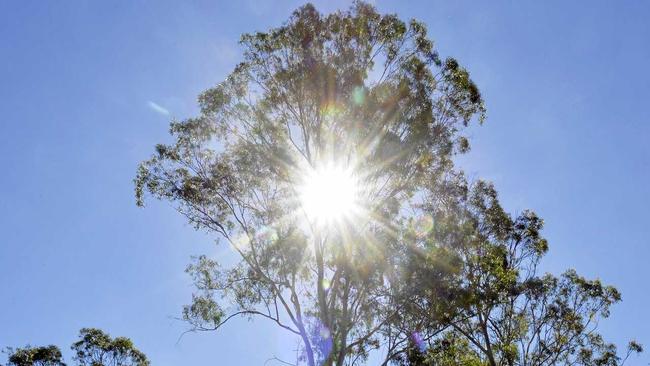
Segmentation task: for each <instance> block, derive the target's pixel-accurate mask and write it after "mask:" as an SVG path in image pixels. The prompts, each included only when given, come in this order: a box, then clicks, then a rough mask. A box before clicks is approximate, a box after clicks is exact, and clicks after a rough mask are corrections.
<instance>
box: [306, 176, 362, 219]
mask: <svg viewBox="0 0 650 366" xmlns="http://www.w3.org/2000/svg"><path fill="white" fill-rule="evenodd" d="M299 194H300V203H301V206H302V207H303V209H304V210H305V213H306V215H307V218H308V219H309V220H310V221H312V222H314V223H317V224H330V223H334V222H340V221H342V220H344V219H348V218H350V217H351V216H352V215H353V214H354V213H355V211H356V210H357V208H358V203H359V194H360V192H359V185H358V181H357V179H356V177H355V175H354V174H353V172H352V170H351V169H347V168H343V167H340V166H336V165H333V164H328V165H325V166H324V167H321V168H318V169H312V170H311V171H309V172H308V173H307V174H306V175H305V178H304V182H303V184H302V187H301V189H300V192H299Z"/></svg>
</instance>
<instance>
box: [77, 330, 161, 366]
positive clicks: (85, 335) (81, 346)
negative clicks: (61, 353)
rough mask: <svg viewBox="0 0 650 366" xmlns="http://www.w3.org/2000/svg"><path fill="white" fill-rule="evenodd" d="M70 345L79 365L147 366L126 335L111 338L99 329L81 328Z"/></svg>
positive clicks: (142, 356) (144, 357)
mask: <svg viewBox="0 0 650 366" xmlns="http://www.w3.org/2000/svg"><path fill="white" fill-rule="evenodd" d="M79 338H81V339H80V340H79V341H77V342H75V343H74V344H73V345H72V350H73V351H74V352H75V357H74V358H75V360H76V361H77V364H78V365H79V366H147V365H149V361H148V360H147V356H145V354H144V353H142V352H140V351H139V350H138V349H137V348H135V346H134V345H133V342H132V341H131V340H130V339H129V338H126V337H117V338H115V339H112V338H111V337H110V336H109V335H108V334H106V333H104V332H103V331H102V330H100V329H95V328H83V329H81V330H80V331H79Z"/></svg>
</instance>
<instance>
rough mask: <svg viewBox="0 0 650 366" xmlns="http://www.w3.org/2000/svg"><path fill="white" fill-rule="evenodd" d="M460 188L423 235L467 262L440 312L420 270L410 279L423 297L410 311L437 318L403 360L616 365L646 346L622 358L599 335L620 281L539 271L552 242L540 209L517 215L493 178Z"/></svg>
mask: <svg viewBox="0 0 650 366" xmlns="http://www.w3.org/2000/svg"><path fill="white" fill-rule="evenodd" d="M461 182H462V181H461ZM464 186H465V183H460V184H458V183H456V184H455V185H454V186H453V188H454V189H453V190H447V192H450V191H452V192H455V195H456V198H455V199H454V200H451V202H454V205H453V206H452V207H449V206H442V205H439V204H438V203H436V202H433V201H430V204H429V205H428V207H426V210H427V211H429V212H433V213H434V215H435V216H434V217H435V221H436V222H437V223H440V225H438V227H437V228H436V229H435V230H432V231H431V232H430V233H429V235H428V237H426V238H424V239H423V240H424V241H425V242H426V244H425V247H428V248H432V249H429V250H437V249H438V248H440V247H441V246H452V247H454V248H456V253H459V254H460V255H461V257H462V261H463V266H462V271H461V272H460V273H459V275H458V278H457V279H458V283H457V284H456V286H455V289H454V290H453V291H454V294H453V295H452V296H451V298H450V299H449V300H448V301H447V302H446V304H445V309H444V311H436V310H438V309H439V307H436V306H434V304H433V303H435V302H439V301H440V298H435V297H428V296H427V292H426V291H422V289H423V288H424V289H426V288H427V287H428V286H427V284H426V283H423V281H422V280H419V279H418V277H417V274H415V273H413V275H412V276H411V277H410V278H411V280H412V281H413V283H415V284H416V286H419V288H418V289H416V288H413V289H411V290H410V292H409V293H408V296H409V298H410V299H417V300H415V301H414V303H415V304H416V305H417V306H414V307H413V308H412V309H411V310H410V313H411V315H415V316H416V317H418V318H419V319H425V321H424V322H426V321H427V320H428V321H429V322H430V323H429V324H436V325H437V327H435V328H434V329H433V330H434V331H435V332H436V335H437V337H432V338H431V341H430V342H429V343H428V344H427V345H422V344H421V345H420V352H417V351H418V350H416V352H414V353H415V356H411V358H412V359H415V361H408V362H407V364H409V365H448V364H449V365H451V364H453V365H490V366H496V365H504V366H506V365H531V366H545V365H549V366H550V365H612V366H613V365H621V364H623V363H624V362H625V361H626V360H627V359H628V357H629V356H630V355H631V354H632V353H639V352H641V351H642V348H641V346H640V345H639V344H637V343H636V342H630V344H629V345H628V349H627V352H626V354H625V355H624V356H621V355H619V354H618V353H617V351H616V347H615V346H614V345H613V344H610V343H606V342H605V341H604V340H603V338H602V336H601V335H600V334H599V333H597V325H598V322H599V320H600V319H601V318H606V317H608V316H609V311H610V306H611V305H612V304H614V303H616V302H618V301H620V299H621V296H620V293H619V292H618V291H617V290H616V289H615V288H614V287H611V286H605V285H603V284H602V283H601V282H600V281H599V280H587V279H585V278H583V277H581V276H579V275H578V274H577V273H576V272H575V271H574V270H568V271H566V272H565V273H563V274H562V275H561V276H559V277H556V276H553V275H551V274H543V275H540V274H538V264H539V261H540V259H541V258H542V256H543V255H544V254H545V253H546V252H547V250H548V243H547V241H546V240H545V239H544V238H543V237H542V236H541V235H540V231H541V229H542V227H543V221H542V220H541V219H540V218H539V217H538V216H537V215H535V214H534V213H533V212H531V211H524V212H522V213H521V214H520V215H518V216H517V217H515V218H512V217H511V216H510V215H508V214H507V213H506V212H505V211H504V210H503V208H502V207H501V205H500V204H499V202H498V198H497V193H496V190H495V189H494V187H493V186H492V185H491V184H489V183H486V182H482V181H478V182H476V183H475V184H473V185H472V186H467V189H460V190H459V189H457V188H458V187H464ZM439 196H440V195H438V196H437V197H439ZM451 233H460V235H454V236H453V237H450V236H449V235H450V234H451ZM420 267H421V266H420ZM416 268H417V267H416ZM420 322H422V320H420ZM431 330H432V329H431V327H429V328H428V329H427V331H429V332H431ZM425 334H427V335H428V334H429V333H425ZM414 357H415V358H414ZM399 360H400V361H402V362H404V360H405V358H404V356H402V357H400V358H399Z"/></svg>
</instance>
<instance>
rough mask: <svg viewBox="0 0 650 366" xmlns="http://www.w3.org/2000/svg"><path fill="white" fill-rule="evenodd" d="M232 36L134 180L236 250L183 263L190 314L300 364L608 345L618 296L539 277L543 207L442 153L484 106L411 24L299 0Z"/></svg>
mask: <svg viewBox="0 0 650 366" xmlns="http://www.w3.org/2000/svg"><path fill="white" fill-rule="evenodd" d="M241 45H242V47H243V50H244V53H243V60H242V62H241V63H240V64H239V65H238V66H237V67H236V68H235V69H234V70H233V72H232V73H231V74H230V75H229V76H228V77H227V78H226V79H225V80H224V81H223V82H221V83H219V84H218V85H216V86H215V87H213V88H211V89H209V90H207V91H205V92H204V93H202V94H201V95H200V96H199V105H200V107H201V112H200V115H198V116H197V117H195V118H189V119H186V120H182V121H173V122H172V123H171V128H170V132H171V135H172V137H173V141H172V142H171V143H168V144H159V145H157V146H156V149H155V150H156V151H155V154H154V155H153V156H152V157H151V158H150V159H149V160H146V161H144V162H143V163H142V164H141V166H140V167H139V170H138V174H137V177H136V179H135V187H136V198H137V203H138V204H139V205H143V204H144V197H145V196H146V195H147V194H149V195H151V196H153V197H155V198H158V199H162V200H166V201H170V202H172V203H174V205H175V207H176V208H177V209H178V211H179V212H180V213H182V214H183V215H184V216H185V217H186V218H187V219H188V221H189V222H190V223H192V224H193V225H194V226H195V227H196V228H197V229H200V230H206V231H208V232H210V233H213V234H215V237H216V239H217V241H218V242H219V243H220V244H222V245H228V246H230V247H231V248H232V251H233V253H234V255H235V256H236V257H237V261H236V262H235V264H232V265H224V264H222V263H220V262H219V261H218V260H217V259H215V258H209V257H207V256H200V257H198V258H196V259H195V261H194V262H193V263H191V264H190V265H189V266H188V269H187V271H188V272H189V273H190V274H191V276H192V277H193V279H194V282H195V284H196V290H197V291H196V292H195V294H194V295H193V299H192V302H191V303H190V304H189V305H187V306H186V307H185V308H184V310H183V317H184V319H185V320H186V321H187V322H188V323H189V324H190V326H191V330H201V331H210V330H218V329H220V328H221V327H222V326H224V325H225V324H226V323H227V322H228V321H229V320H230V319H232V318H234V317H238V316H244V317H256V318H263V319H266V320H268V321H271V322H274V323H275V324H276V325H277V326H278V327H280V328H281V329H284V330H286V331H287V332H289V333H292V334H294V335H295V336H296V337H297V339H299V340H300V344H301V350H302V352H301V356H300V357H299V360H297V361H298V362H299V363H304V364H308V365H310V366H313V365H317V364H318V365H357V364H364V363H365V362H368V360H369V355H370V354H371V353H374V354H375V355H378V356H375V357H373V358H372V360H376V359H377V358H380V359H381V360H380V361H378V362H379V363H381V364H384V365H388V364H391V363H393V364H399V363H402V364H409V363H410V364H413V365H415V364H435V365H452V364H464V365H493V366H495V365H515V364H516V365H551V364H584V365H591V364H602V365H605V364H606V365H610V364H616V363H618V362H619V361H621V359H620V357H619V356H617V355H616V353H615V352H614V349H613V348H612V347H613V346H611V345H610V344H607V343H605V342H604V341H603V340H602V337H600V335H598V334H597V332H596V331H595V329H593V325H594V324H595V322H596V320H597V318H598V317H599V316H600V317H603V316H607V315H608V314H609V313H608V311H609V307H610V305H612V304H613V303H615V302H617V301H618V300H619V299H620V297H619V294H618V292H617V291H616V290H615V289H613V288H611V287H607V286H603V285H602V284H601V283H600V282H598V281H589V280H586V279H584V278H582V277H580V276H578V275H577V274H575V272H572V271H569V272H567V273H565V274H564V275H562V276H560V277H553V276H550V275H539V274H538V271H537V265H538V263H539V260H540V258H541V257H542V256H543V254H544V253H545V252H546V251H547V243H546V241H545V240H544V239H543V238H542V237H541V235H540V230H541V228H542V220H541V219H539V218H538V217H537V216H536V215H535V214H534V213H532V212H529V211H526V212H524V213H522V214H521V215H519V216H516V217H514V218H513V217H511V216H510V215H508V214H507V213H505V211H504V210H503V209H502V208H501V206H500V205H499V203H498V199H497V196H496V191H495V190H494V189H493V188H492V186H491V185H489V184H487V183H483V182H476V183H473V184H470V183H468V182H467V181H466V179H465V178H464V176H463V174H462V173H460V172H458V171H457V169H456V168H454V166H453V163H452V160H453V158H454V156H455V155H456V154H459V153H464V152H466V151H467V150H468V149H469V144H468V141H467V139H466V138H465V137H464V136H463V130H464V128H465V127H467V126H468V124H469V123H472V122H478V123H481V122H482V121H483V119H484V117H485V109H484V105H483V100H482V97H481V94H480V92H479V90H478V88H477V86H476V85H475V84H474V82H472V80H471V78H470V76H469V73H468V72H467V71H466V70H465V69H464V68H463V67H462V66H460V65H459V63H458V62H457V61H456V60H455V59H453V58H446V59H443V58H441V57H440V56H439V55H438V53H437V51H436V50H435V48H434V45H433V42H432V41H431V40H430V39H429V38H428V36H427V32H426V28H425V26H424V25H423V24H422V23H420V22H418V21H415V20H410V21H408V22H404V21H402V20H400V19H399V18H398V17H397V16H395V15H381V14H379V13H378V12H377V11H376V10H375V9H374V8H373V7H372V6H371V5H368V4H366V3H363V2H355V3H354V4H353V6H352V7H351V8H350V9H348V10H347V11H338V12H335V13H332V14H329V15H323V14H321V13H319V12H318V11H317V10H316V9H315V8H314V7H313V6H312V5H309V4H308V5H305V6H303V7H301V8H299V9H298V10H296V11H295V12H294V13H293V14H292V15H291V17H290V18H289V20H288V21H287V22H286V23H284V24H283V25H282V26H280V27H277V28H273V29H270V30H269V31H267V32H257V33H254V34H245V35H243V36H242V38H241ZM221 262H224V261H221ZM227 262H230V261H227ZM637 346H638V345H636V344H633V345H632V348H631V350H632V351H635V350H639V348H638V347H637ZM379 355H381V357H379Z"/></svg>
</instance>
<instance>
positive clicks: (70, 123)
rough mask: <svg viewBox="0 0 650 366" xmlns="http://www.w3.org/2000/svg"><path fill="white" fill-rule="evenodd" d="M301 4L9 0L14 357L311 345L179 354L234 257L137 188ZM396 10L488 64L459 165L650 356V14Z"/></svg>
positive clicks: (571, 6) (2, 221)
mask: <svg viewBox="0 0 650 366" xmlns="http://www.w3.org/2000/svg"><path fill="white" fill-rule="evenodd" d="M299 4H300V3H298V2H293V1H291V2H288V1H273V2H271V1H268V2H262V3H259V4H258V1H255V0H240V1H228V2H225V1H221V2H220V1H172V0H169V1H163V0H157V1H153V0H152V1H126V0H125V1H72V0H66V1H49V2H46V1H35V0H34V1H28V0H3V1H0V112H1V113H0V167H1V169H2V170H1V172H0V192H2V193H1V195H0V346H9V345H13V346H21V345H25V344H27V343H31V344H33V345H41V344H50V343H54V344H58V345H60V346H61V347H62V348H63V349H64V351H66V353H67V354H68V355H69V351H68V345H69V344H71V343H72V342H73V341H74V339H75V338H76V334H77V331H78V330H79V329H80V328H81V327H88V326H92V327H99V328H102V329H104V330H106V331H108V332H110V333H111V334H113V335H125V336H129V337H131V338H132V339H133V340H134V341H135V343H136V345H137V346H139V348H140V349H141V350H143V351H144V352H145V353H146V354H147V355H148V356H149V357H150V359H151V360H152V361H153V364H154V365H162V366H167V365H262V364H264V361H265V360H267V359H268V358H270V357H273V356H274V355H278V356H287V355H289V356H288V357H290V355H291V352H292V351H291V350H292V349H294V348H295V344H294V343H293V342H292V341H291V340H290V339H289V338H286V337H283V336H282V333H280V332H279V331H277V330H275V328H273V327H272V326H271V325H270V324H268V323H266V322H264V321H262V320H258V321H255V322H248V321H246V320H241V321H237V322H233V323H231V324H230V325H228V326H226V327H225V328H224V329H223V331H221V332H219V333H201V334H188V335H186V336H184V337H183V338H182V339H181V340H180V341H179V342H177V341H178V338H179V336H180V334H181V333H182V331H183V330H184V329H185V328H186V325H185V324H183V323H182V322H180V321H177V320H174V317H177V316H178V315H179V314H180V311H181V307H182V305H183V304H185V303H187V302H188V301H189V299H190V294H191V291H192V287H191V284H190V280H189V278H188V276H187V275H186V274H185V273H184V272H183V270H184V268H185V266H186V264H187V263H188V262H189V258H190V256H191V255H196V254H202V253H209V254H212V255H216V256H220V257H227V256H228V255H229V254H228V249H227V248H225V247H223V248H215V247H214V244H213V242H212V240H213V239H212V238H211V237H210V236H207V235H205V234H202V233H197V232H195V231H194V230H193V229H192V228H191V227H190V226H189V225H187V224H185V222H184V220H183V219H182V217H180V215H178V214H177V213H176V212H175V211H174V210H173V209H172V208H171V206H170V205H169V204H166V203H158V202H155V201H153V200H149V205H148V207H147V208H146V209H139V208H136V206H135V203H134V198H133V184H132V179H133V177H134V174H135V170H136V166H137V164H138V162H139V161H141V160H143V159H145V158H147V157H148V156H149V154H150V153H151V152H152V151H153V146H154V144H156V143H158V142H163V141H169V137H168V134H167V130H168V122H169V120H170V119H171V118H185V117H189V116H192V115H193V114H194V113H196V111H197V108H196V96H197V95H198V93H199V92H201V91H202V90H204V89H206V88H208V87H210V86H212V85H214V84H216V83H217V82H219V81H220V80H222V79H223V78H224V76H225V75H227V73H228V72H229V70H231V69H232V67H233V66H234V64H235V63H236V62H237V61H238V59H239V53H240V50H239V48H238V45H237V40H238V38H239V35H240V34H241V33H243V32H249V31H255V30H265V29H268V28H269V27H270V26H275V25H279V24H280V23H281V22H282V21H284V20H285V19H286V18H287V17H288V15H289V14H290V12H291V10H293V9H294V8H295V7H297V6H298V5H299ZM376 5H377V6H378V8H379V9H380V10H381V11H382V12H397V13H398V14H399V15H400V16H401V17H403V18H410V17H417V18H419V19H420V20H423V21H425V22H426V23H427V24H428V26H429V31H430V35H431V37H432V38H433V39H434V40H435V41H436V42H437V46H438V49H439V51H440V53H441V55H443V56H448V55H449V56H454V57H456V58H458V59H459V60H460V62H461V63H462V64H464V65H465V66H467V68H468V69H469V70H470V72H471V74H472V76H473V78H474V79H475V81H476V82H477V84H478V85H479V86H480V88H481V90H482V93H483V95H484V97H485V100H486V103H487V108H488V119H487V121H486V123H485V124H484V125H483V126H482V127H477V128H472V129H471V131H470V133H471V136H472V140H471V141H472V142H473V149H472V151H471V153H470V154H469V155H467V156H465V157H463V158H462V159H460V161H459V163H460V164H461V165H462V166H464V167H465V168H466V169H467V171H468V172H469V173H470V176H472V177H474V178H479V177H483V178H487V179H490V180H492V181H494V182H495V184H496V186H497V188H498V189H499V191H500V192H501V197H502V200H503V203H504V205H505V206H506V207H507V208H508V209H509V210H511V211H515V212H516V211H521V210H523V209H525V208H532V209H534V210H536V211H537V212H538V213H539V214H540V215H541V216H542V217H544V218H545V219H546V224H547V225H546V230H545V235H546V236H547V238H548V239H549V241H550V245H551V250H550V252H549V254H548V256H547V258H546V259H545V261H544V262H543V264H544V269H545V270H549V271H553V272H556V273H557V272H559V271H561V270H563V269H566V268H569V267H573V268H576V269H577V270H578V271H579V272H580V273H582V274H584V275H586V276H590V277H599V278H601V279H603V280H604V281H605V282H606V283H610V284H613V285H616V286H617V287H618V288H619V289H620V290H621V291H622V293H623V302H622V303H621V304H619V305H618V306H616V307H615V308H614V310H613V313H612V319H611V320H610V321H607V322H605V323H603V327H602V329H603V331H604V333H605V335H606V336H607V337H608V338H609V339H611V340H614V341H616V342H620V343H623V342H624V341H625V340H626V339H627V338H630V337H633V338H636V339H638V340H639V341H640V342H641V343H644V344H645V345H647V346H650V330H649V329H650V318H648V316H647V308H648V304H649V300H650V292H649V291H648V289H649V285H648V282H647V281H648V279H649V278H650V265H649V264H648V260H649V259H650V247H649V246H648V240H649V237H650V235H649V234H650V224H649V223H648V206H649V204H650V184H648V179H649V178H650V173H649V167H650V166H649V165H650V143H649V141H648V138H649V137H650V125H649V124H648V121H649V117H650V116H649V112H648V108H647V106H648V105H650V104H649V103H650V102H649V100H650V70H649V69H648V65H649V64H650V41H649V39H650V22H649V21H648V19H650V4H649V3H647V2H643V1H632V0H630V1H481V2H464V1H424V0H423V1H417V2H416V1H408V2H407V1H389V0H377V1H376ZM338 7H347V2H343V1H337V2H326V4H324V5H322V6H321V5H319V8H320V9H322V10H324V11H330V10H332V9H335V8H338ZM649 359H650V356H648V355H644V356H642V358H641V359H639V360H638V361H639V363H640V364H646V363H647V362H648V360H649ZM0 360H2V357H0ZM641 361H643V362H641ZM269 364H272V363H269Z"/></svg>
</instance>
